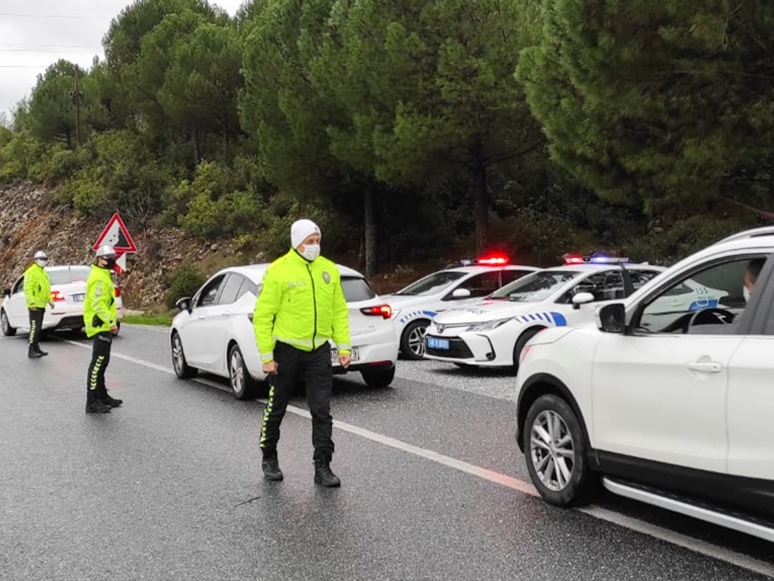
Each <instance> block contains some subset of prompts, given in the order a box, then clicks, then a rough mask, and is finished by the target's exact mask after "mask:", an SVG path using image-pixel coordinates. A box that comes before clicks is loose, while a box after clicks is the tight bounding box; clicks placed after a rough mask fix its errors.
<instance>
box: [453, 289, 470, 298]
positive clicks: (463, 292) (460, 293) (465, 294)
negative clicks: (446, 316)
mask: <svg viewBox="0 0 774 581" xmlns="http://www.w3.org/2000/svg"><path fill="white" fill-rule="evenodd" d="M452 298H453V299H467V298H470V291H469V290H468V289H466V288H455V289H454V291H452Z"/></svg>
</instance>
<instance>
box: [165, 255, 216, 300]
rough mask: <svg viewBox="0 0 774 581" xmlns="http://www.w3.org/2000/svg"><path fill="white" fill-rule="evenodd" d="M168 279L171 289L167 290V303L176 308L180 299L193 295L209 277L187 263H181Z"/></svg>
mask: <svg viewBox="0 0 774 581" xmlns="http://www.w3.org/2000/svg"><path fill="white" fill-rule="evenodd" d="M167 280H168V283H169V291H168V292H167V299H166V305H167V307H168V308H170V309H174V308H175V302H177V300H178V299H180V298H183V297H192V296H193V295H194V294H196V291H197V290H199V287H201V286H202V285H203V284H204V282H205V281H206V280H207V279H206V278H205V277H204V276H203V275H202V274H201V273H199V272H198V271H196V270H194V269H193V268H191V267H190V266H188V265H187V264H181V265H180V266H178V267H177V268H176V269H175V271H174V272H173V273H172V274H171V275H169V277H168V279H167Z"/></svg>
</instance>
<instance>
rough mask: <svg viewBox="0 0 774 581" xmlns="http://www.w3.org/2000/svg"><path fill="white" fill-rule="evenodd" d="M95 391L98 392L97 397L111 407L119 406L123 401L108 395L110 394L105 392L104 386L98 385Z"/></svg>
mask: <svg viewBox="0 0 774 581" xmlns="http://www.w3.org/2000/svg"><path fill="white" fill-rule="evenodd" d="M97 393H98V394H99V395H98V396H97V399H98V400H99V401H101V402H103V403H106V404H108V405H109V406H110V407H112V408H117V407H121V404H122V403H124V400H122V399H117V398H115V397H110V394H109V393H108V392H107V389H105V388H104V387H98V388H97Z"/></svg>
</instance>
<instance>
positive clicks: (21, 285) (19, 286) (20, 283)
mask: <svg viewBox="0 0 774 581" xmlns="http://www.w3.org/2000/svg"><path fill="white" fill-rule="evenodd" d="M23 290H24V277H23V276H21V277H19V280H17V281H16V284H15V285H13V289H11V294H14V295H15V294H16V293H20V292H22V291H23Z"/></svg>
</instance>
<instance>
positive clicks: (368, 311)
mask: <svg viewBox="0 0 774 581" xmlns="http://www.w3.org/2000/svg"><path fill="white" fill-rule="evenodd" d="M360 312H361V313H363V314H364V315H371V316H376V317H379V316H381V317H383V318H385V319H389V318H390V317H392V307H390V305H378V306H376V307H365V308H363V309H360Z"/></svg>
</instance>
